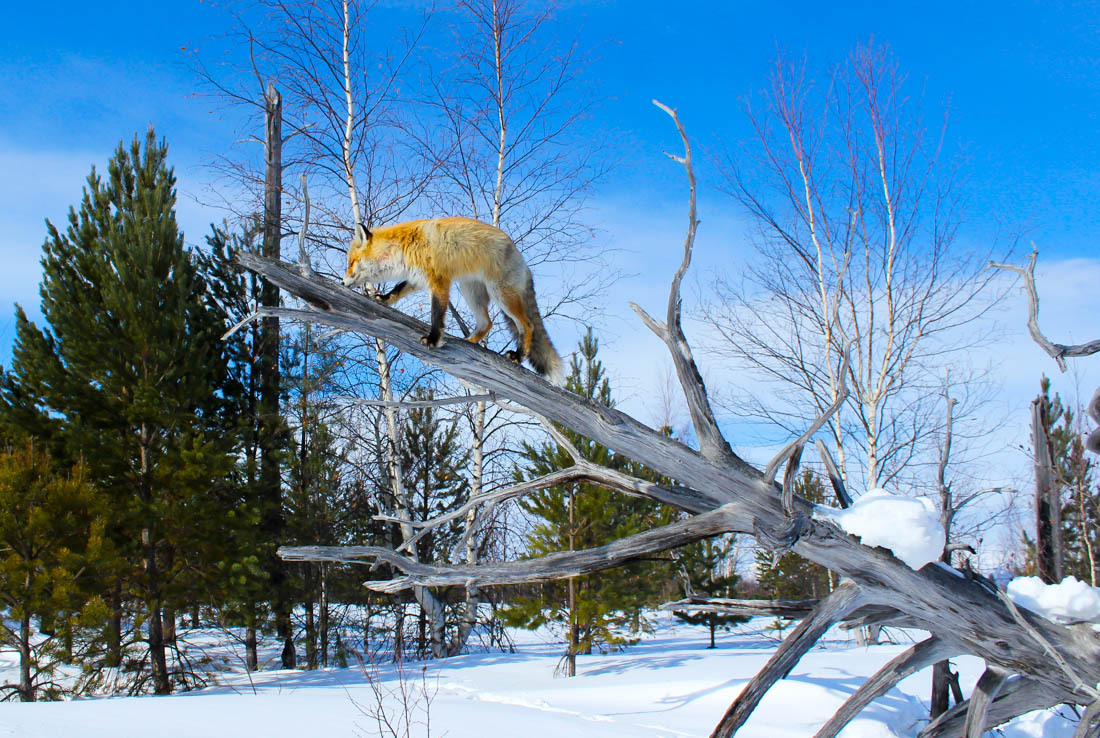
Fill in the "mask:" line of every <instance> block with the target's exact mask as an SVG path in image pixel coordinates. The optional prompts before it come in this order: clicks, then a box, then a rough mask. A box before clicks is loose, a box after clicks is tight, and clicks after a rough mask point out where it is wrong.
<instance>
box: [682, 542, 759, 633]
mask: <svg viewBox="0 0 1100 738" xmlns="http://www.w3.org/2000/svg"><path fill="white" fill-rule="evenodd" d="M734 541H735V538H734V536H718V537H716V538H704V539H703V540H701V541H698V542H696V543H693V544H690V545H688V546H684V547H682V548H680V549H678V550H677V551H676V560H677V561H676V563H677V566H678V568H679V570H680V577H681V581H682V583H683V585H684V589H685V590H686V591H685V592H684V594H685V595H686V596H689V597H690V596H693V595H700V596H704V597H728V598H733V597H736V596H737V583H738V582H740V581H741V577H739V576H738V575H737V573H736V572H734V571H733V567H732V566H731V563H732V562H731V560H730V554H731V552H732V550H733V544H734ZM674 614H675V615H676V617H678V618H679V619H680V620H683V621H684V622H686V623H690V624H691V625H705V626H707V628H708V630H709V631H710V645H709V646H707V648H714V633H715V631H716V630H718V629H728V628H731V627H733V626H734V625H738V624H740V623H745V622H748V620H749V618H747V617H742V616H739V615H728V614H724V613H720V612H697V613H692V612H681V611H676V612H675V613H674Z"/></svg>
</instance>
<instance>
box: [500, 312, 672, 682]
mask: <svg viewBox="0 0 1100 738" xmlns="http://www.w3.org/2000/svg"><path fill="white" fill-rule="evenodd" d="M598 350H599V343H598V341H597V340H596V338H595V337H594V336H593V334H592V331H591V329H589V331H588V333H587V334H586V335H585V336H584V337H583V338H582V339H581V341H580V345H579V349H578V353H577V354H575V355H574V357H573V361H572V366H571V371H570V375H569V378H568V379H567V380H566V388H567V389H569V390H570V391H572V392H576V393H577V394H579V395H581V396H582V397H585V398H587V399H590V400H595V401H596V402H599V403H601V404H603V405H605V406H607V407H611V406H612V405H613V400H612V395H611V385H610V383H609V382H608V380H607V379H606V378H605V376H604V369H603V364H602V363H601V362H600V361H599V360H598V359H597V358H596V356H597V353H598ZM563 432H564V433H565V434H566V436H567V437H568V438H569V440H570V441H571V442H572V443H573V445H574V446H575V447H576V448H577V449H578V450H579V451H580V453H581V454H582V455H583V456H584V457H585V458H587V459H589V460H591V461H593V462H595V463H597V464H600V465H601V466H606V467H610V468H612V469H619V470H622V471H626V472H628V473H630V474H633V475H635V476H639V477H642V478H646V479H649V480H651V481H657V478H656V476H655V475H654V474H653V472H652V471H650V470H648V469H645V468H644V467H641V466H640V465H639V464H637V463H636V462H633V461H631V460H628V459H624V458H621V457H619V456H618V455H616V454H614V453H613V452H612V451H611V450H610V449H608V448H607V447H605V446H602V445H600V444H598V443H595V442H593V441H591V440H589V439H586V438H583V437H581V436H578V435H577V434H575V433H573V432H572V431H570V430H566V429H563ZM524 456H525V458H526V464H525V466H524V468H523V469H522V470H520V471H518V472H517V477H518V478H520V479H523V478H528V479H529V478H533V477H537V476H542V475H545V474H547V473H550V472H552V471H556V470H559V469H564V468H567V467H569V466H571V465H572V459H571V458H570V456H569V454H568V453H567V452H566V450H565V449H564V448H562V447H560V446H558V445H556V444H550V443H547V444H543V445H542V446H539V447H532V446H529V445H525V447H524ZM520 505H521V506H522V508H523V509H524V510H525V511H526V512H527V513H529V514H530V515H532V516H533V517H534V518H535V520H536V522H535V523H534V525H533V526H532V528H531V530H530V532H529V533H528V534H527V536H526V542H527V548H528V551H529V553H530V554H531V555H533V556H538V555H542V554H546V553H552V552H555V551H576V550H581V549H587V548H593V547H596V546H600V545H604V544H607V543H609V542H611V541H613V540H616V539H619V538H622V537H624V536H628V535H632V534H634V533H639V532H641V531H643V530H647V529H650V528H653V527H656V526H658V525H662V524H664V523H667V522H670V521H671V520H672V519H673V518H674V516H675V513H674V512H673V511H672V510H670V509H668V508H664V507H662V506H660V505H657V504H655V503H653V502H651V501H648V500H640V499H637V498H632V497H627V496H625V495H621V494H619V493H617V492H612V491H611V490H608V489H605V488H602V487H598V486H596V485H593V484H590V483H575V484H568V485H563V486H560V487H553V488H551V489H548V490H544V491H541V492H538V493H536V494H533V495H531V496H529V497H527V498H524V499H523V500H522V501H521V502H520ZM671 578H672V572H671V567H670V562H669V561H667V560H666V561H639V562H633V563H630V564H627V565H625V566H622V567H619V568H616V569H614V570H611V571H606V572H600V573H597V574H589V575H585V576H579V577H571V578H570V579H568V580H565V581H564V582H550V583H546V584H543V585H541V586H540V587H539V588H538V590H537V594H536V595H534V596H530V597H523V596H520V597H516V598H514V599H513V601H512V602H511V603H510V606H509V608H508V609H507V610H506V611H505V613H504V616H503V617H504V621H505V622H506V623H507V624H509V625H513V626H519V627H524V628H538V627H540V626H541V625H543V624H545V623H556V624H559V625H561V626H563V627H564V628H565V629H566V632H567V635H568V646H567V649H566V653H565V656H564V663H565V672H566V674H567V675H569V676H574V675H575V674H576V656H577V654H584V653H590V652H591V650H592V648H593V647H595V646H597V645H599V646H603V647H606V648H618V647H621V646H624V645H628V644H630V643H633V642H634V641H636V640H637V638H638V636H639V635H640V634H641V632H642V631H643V630H644V628H645V627H646V623H645V621H644V620H643V618H642V610H643V608H644V607H645V606H646V605H650V604H655V602H656V600H657V599H658V597H659V594H660V593H661V592H662V591H663V590H664V589H666V584H667V583H668V581H669V580H670V579H671Z"/></svg>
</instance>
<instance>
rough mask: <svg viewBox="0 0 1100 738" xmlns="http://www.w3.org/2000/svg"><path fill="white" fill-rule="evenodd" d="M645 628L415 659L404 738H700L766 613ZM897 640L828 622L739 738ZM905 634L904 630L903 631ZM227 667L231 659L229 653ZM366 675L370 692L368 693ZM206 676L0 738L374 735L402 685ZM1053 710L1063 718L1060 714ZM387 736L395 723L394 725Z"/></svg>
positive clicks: (1045, 730)
mask: <svg viewBox="0 0 1100 738" xmlns="http://www.w3.org/2000/svg"><path fill="white" fill-rule="evenodd" d="M661 617H662V621H661V623H662V624H661V626H660V627H659V628H658V630H657V633H656V634H655V635H653V636H650V637H648V638H646V639H644V640H643V641H642V642H641V643H639V644H638V645H636V646H634V647H632V648H629V649H627V650H625V651H622V652H620V653H615V654H607V655H592V656H585V657H580V658H579V659H578V666H577V671H578V676H577V677H575V678H572V679H566V678H560V677H559V678H556V677H555V676H554V669H555V666H556V665H557V663H558V659H559V656H560V653H561V645H560V644H559V643H555V642H553V641H550V640H548V639H544V638H542V637H540V636H541V634H539V633H536V634H529V633H525V632H519V633H517V634H516V638H517V649H516V651H517V652H516V653H514V654H504V653H485V654H472V655H468V656H461V657H458V658H454V659H449V660H447V661H443V662H429V663H428V664H427V671H426V674H425V676H426V680H427V684H428V688H429V692H430V693H434V694H433V696H432V699H431V703H430V707H429V710H428V715H427V716H428V718H429V719H430V730H426V729H425V727H424V726H423V725H417V726H414V729H413V731H412V733H411V735H412V736H427V735H432V736H444V735H445V736H448V737H449V738H475V737H476V738H484V737H485V736H522V738H540V737H541V736H548V737H549V736H553V737H554V738H560V737H561V736H569V737H570V738H573V737H576V738H589V737H591V738H597V737H599V738H612V737H614V736H656V737H658V738H663V737H666V736H700V735H708V734H709V732H710V731H711V729H712V728H713V727H714V725H715V723H716V722H717V720H718V718H719V717H720V716H721V714H722V713H723V711H724V710H725V709H726V707H727V706H728V705H729V703H730V701H731V700H732V699H733V698H734V697H735V696H736V695H737V693H738V692H739V691H740V690H741V688H742V687H743V686H744V685H745V683H746V682H747V681H748V680H749V678H750V677H751V676H752V675H753V673H755V672H756V671H757V670H758V669H759V668H760V667H761V666H762V665H763V664H764V662H765V661H766V660H767V659H768V657H769V656H770V655H771V653H772V652H773V650H774V648H775V645H776V639H775V636H774V635H773V633H772V631H769V630H767V629H766V626H767V625H768V623H769V622H770V620H768V619H756V620H754V621H752V622H750V623H748V624H746V625H744V626H741V627H740V628H738V629H737V630H735V631H733V632H729V633H725V634H720V636H719V643H718V645H719V647H718V648H716V649H713V650H710V649H707V648H705V646H706V638H705V631H704V629H702V628H693V627H687V626H683V625H673V624H671V623H670V622H669V621H668V620H665V619H663V618H665V616H664V615H662V616H661ZM889 633H890V634H892V635H893V636H894V637H895V638H897V640H899V643H898V644H896V645H879V646H872V647H860V646H857V645H856V644H855V642H854V641H853V640H852V639H850V638H849V637H848V635H847V634H846V633H845V632H843V631H833V632H831V633H830V636H831V639H830V640H826V641H825V642H823V645H822V646H820V647H819V648H817V649H815V650H814V651H813V652H811V653H809V654H807V655H806V657H805V658H803V659H802V661H801V663H800V664H799V665H798V666H797V667H796V668H795V669H794V671H793V672H792V673H791V674H790V676H788V678H787V679H786V680H785V681H783V682H781V683H780V684H778V685H777V686H776V687H775V688H774V689H772V691H771V692H770V693H769V694H768V695H767V697H766V698H765V699H764V701H763V702H762V703H761V704H760V706H759V707H758V708H757V710H756V712H755V713H754V714H753V716H752V719H751V720H750V721H749V723H748V725H747V726H746V727H745V728H744V729H743V730H742V731H741V732H740V733H739V736H743V737H744V738H750V737H755V738H785V737H788V736H789V737H790V738H807V737H808V736H812V735H813V734H814V732H815V731H816V730H817V728H818V727H820V725H821V724H822V723H823V722H824V721H825V720H826V718H828V716H829V715H830V714H831V713H832V711H833V710H834V709H836V707H837V706H839V705H840V703H841V702H842V701H843V700H844V698H845V697H846V696H847V695H849V694H850V693H851V692H852V691H853V690H854V689H856V687H857V686H858V685H859V684H860V683H861V682H862V681H863V679H864V678H865V677H867V676H869V675H870V674H872V673H873V672H874V671H875V670H876V669H878V667H880V666H881V665H882V664H883V663H885V662H886V661H888V660H889V659H890V658H892V657H893V656H895V655H896V654H897V653H899V652H900V651H901V650H903V649H904V648H906V647H907V645H908V644H909V643H911V641H912V638H911V636H910V635H908V634H906V633H905V632H904V631H889ZM914 635H916V636H918V637H919V634H914ZM222 652H223V653H224V655H225V656H226V657H227V661H228V662H229V663H240V661H239V659H237V658H236V655H235V654H233V653H232V652H231V648H230V647H229V646H224V647H222ZM12 656H13V654H10V653H5V654H0V679H5V680H6V679H9V678H11V677H13V676H14V673H13V669H12V666H13V665H14V664H13V662H12V658H11V657H12ZM958 663H959V666H960V668H961V672H962V684H963V687H964V690H966V691H969V688H970V686H972V685H973V683H974V682H975V681H976V680H977V677H978V674H979V673H980V671H981V662H980V661H978V660H977V659H972V658H966V659H961V660H960V661H959V662H958ZM420 666H421V665H420V664H410V665H409V667H408V671H409V672H410V674H409V675H408V678H407V679H406V682H405V683H406V685H407V691H406V694H407V695H409V698H410V699H411V700H412V701H413V702H416V703H417V704H416V705H415V708H416V709H414V710H413V714H414V715H415V716H416V719H417V720H420V721H423V720H424V714H423V712H422V710H421V708H422V707H423V706H424V701H423V700H422V699H419V698H418V694H419V693H418V688H417V686H416V685H417V684H418V683H419V681H420V672H419V670H420ZM929 679H930V677H929V676H928V674H927V673H922V674H917V675H915V676H914V677H911V678H909V679H907V680H906V681H904V682H902V683H901V685H900V686H899V688H897V689H894V690H892V691H891V692H890V693H888V694H887V695H886V696H884V697H883V698H881V699H880V700H878V701H876V702H875V703H874V704H873V705H871V707H869V708H868V709H867V710H866V711H864V713H863V715H862V716H861V717H860V718H859V719H858V720H856V721H854V722H853V723H852V724H850V725H849V727H848V728H847V730H846V731H845V732H844V733H843V734H842V735H844V736H847V738H889V737H892V736H912V735H915V734H916V732H917V731H918V730H919V729H920V725H921V722H920V721H921V718H922V717H923V716H924V715H926V714H927V705H926V702H925V700H926V699H927V694H928V691H929ZM372 681H373V685H374V686H373V687H372ZM219 682H220V683H219V685H218V686H214V687H208V688H206V689H202V690H198V691H195V692H191V693H187V694H180V695H174V696H170V697H136V698H118V697H116V698H104V699H85V700H76V701H71V702H54V703H38V704H27V705H25V704H18V703H6V704H2V705H0V737H3V738H6V737H7V736H12V737H13V738H15V737H18V738H46V737H47V736H48V737H50V738H53V737H54V736H81V737H82V738H108V737H110V738H117V737H120V736H150V735H155V736H162V737H163V738H173V737H175V736H180V737H183V736H186V737H187V738H193V737H194V736H234V737H237V736H246V735H260V736H265V737H266V736H271V737H276V736H286V737H288V738H290V737H293V738H302V737H303V736H314V735H326V736H374V735H393V734H392V733H389V732H381V733H380V732H379V730H378V727H377V723H376V720H375V718H374V717H373V715H375V714H377V712H378V707H377V705H378V703H379V700H378V698H377V697H376V694H377V693H382V694H386V695H389V696H388V697H384V698H383V701H384V703H385V707H386V712H387V714H389V715H391V716H396V715H399V714H400V709H397V703H396V700H397V699H398V698H399V696H400V694H401V689H400V686H401V680H400V679H398V677H397V675H396V673H395V670H394V668H393V667H392V666H391V665H386V666H383V667H381V668H380V669H379V670H378V671H377V673H376V675H375V676H374V678H373V679H370V678H368V675H367V673H366V671H365V670H364V669H362V668H347V669H328V670H322V671H312V672H303V671H281V670H265V671H260V672H257V673H254V674H253V675H252V678H251V680H250V679H249V677H248V675H247V674H243V673H240V672H239V671H237V672H229V673H226V674H225V675H223V676H222V677H220V678H219ZM1066 712H1067V714H1068V711H1066ZM1073 727H1074V726H1073V724H1072V723H1071V722H1069V721H1067V720H1066V719H1064V718H1062V717H1061V716H1060V715H1059V714H1056V713H1053V712H1048V713H1033V714H1032V715H1030V716H1025V718H1022V719H1020V720H1018V721H1016V723H1015V724H1013V725H1011V726H1008V727H1007V728H1005V729H1003V730H1000V731H997V732H995V733H992V734H990V735H1001V736H1006V737H1008V738H1023V737H1024V736H1056V737H1061V736H1067V737H1068V736H1070V735H1072V733H1073ZM398 735H401V732H400V731H398Z"/></svg>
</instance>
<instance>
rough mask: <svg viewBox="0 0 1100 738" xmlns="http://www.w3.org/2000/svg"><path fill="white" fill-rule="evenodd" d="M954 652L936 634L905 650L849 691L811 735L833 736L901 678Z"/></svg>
mask: <svg viewBox="0 0 1100 738" xmlns="http://www.w3.org/2000/svg"><path fill="white" fill-rule="evenodd" d="M954 655H955V651H954V649H952V648H950V647H948V646H947V644H945V643H944V642H943V641H941V640H940V639H939V638H937V637H936V636H931V637H930V638H926V639H924V640H923V641H921V642H920V643H918V644H916V645H915V646H913V647H912V648H910V649H909V650H908V651H904V652H902V653H900V654H898V655H897V656H895V657H894V658H892V659H890V661H888V662H887V663H886V665H885V666H883V667H882V668H881V669H879V670H878V671H877V672H875V674H874V675H873V676H872V677H871V678H870V679H868V680H867V681H866V682H864V683H863V685H862V686H861V687H860V688H859V689H857V690H856V691H855V692H854V693H852V696H851V697H849V698H848V699H847V700H845V701H844V704H843V705H841V706H840V709H839V710H837V711H836V712H835V713H833V716H832V717H831V718H829V721H828V722H827V723H825V724H824V725H823V726H821V729H820V730H818V731H817V733H815V734H814V738H835V736H836V735H837V733H839V732H840V731H841V730H843V729H844V726H845V725H847V724H848V723H850V722H851V721H852V718H854V717H855V716H856V715H858V714H859V713H861V712H863V708H865V707H867V705H869V704H871V702H873V701H874V700H876V699H878V698H879V697H881V696H882V695H884V694H886V693H887V692H889V691H890V690H891V689H893V687H894V686H895V685H896V684H897V683H898V682H900V681H901V680H902V679H905V678H906V677H908V676H911V675H912V674H916V673H917V672H918V671H920V670H921V669H924V668H927V667H929V666H931V665H932V664H934V663H936V662H937V661H940V660H942V659H946V658H948V657H950V656H954Z"/></svg>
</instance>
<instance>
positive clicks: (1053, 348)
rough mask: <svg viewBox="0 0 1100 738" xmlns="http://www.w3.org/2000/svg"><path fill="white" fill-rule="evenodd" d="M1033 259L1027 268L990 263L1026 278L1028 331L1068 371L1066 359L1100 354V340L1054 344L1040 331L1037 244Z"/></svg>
mask: <svg viewBox="0 0 1100 738" xmlns="http://www.w3.org/2000/svg"><path fill="white" fill-rule="evenodd" d="M1031 249H1032V251H1031V258H1030V259H1028V262H1027V267H1026V268H1025V267H1018V266H1016V265H1015V264H1001V263H998V262H995V261H991V262H989V266H990V268H992V269H1005V270H1007V271H1010V272H1016V273H1017V274H1019V275H1020V276H1021V277H1023V278H1024V289H1026V290H1027V329H1028V332H1029V333H1031V338H1032V339H1033V340H1034V341H1035V343H1037V344H1039V346H1040V347H1041V348H1042V349H1043V351H1046V352H1047V353H1048V354H1050V356H1051V357H1052V358H1053V359H1054V360H1055V361H1056V362H1058V368H1059V369H1061V370H1062V371H1066V369H1067V367H1066V357H1067V356H1068V357H1071V358H1075V357H1079V356H1091V355H1092V354H1095V353H1098V352H1100V339H1097V340H1095V341H1089V342H1088V343H1078V344H1073V345H1069V344H1064V343H1054V342H1053V341H1051V340H1050V339H1049V338H1047V337H1046V336H1045V335H1043V332H1042V330H1040V329H1039V291H1038V290H1037V289H1036V288H1035V262H1036V261H1037V260H1038V259H1039V250H1038V249H1036V248H1035V244H1032V245H1031Z"/></svg>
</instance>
